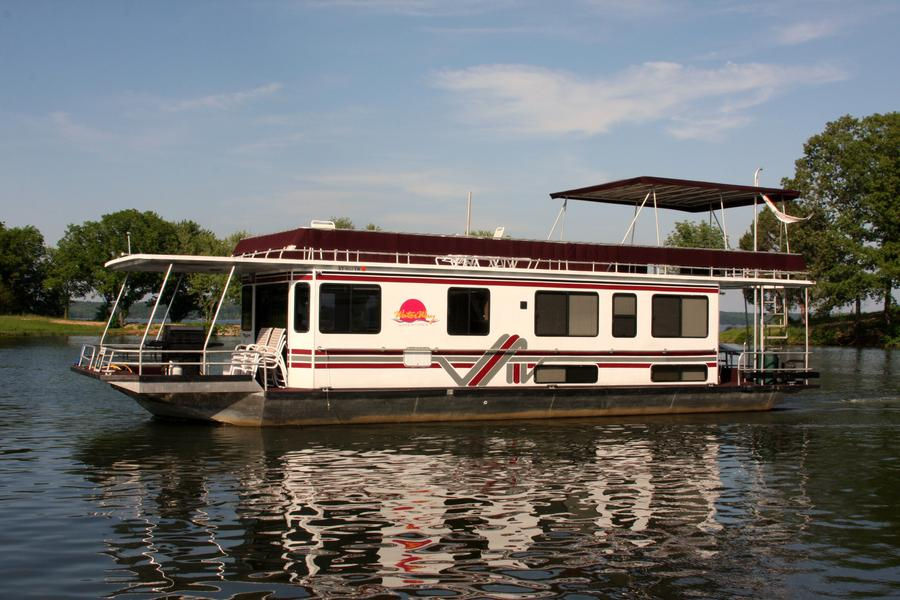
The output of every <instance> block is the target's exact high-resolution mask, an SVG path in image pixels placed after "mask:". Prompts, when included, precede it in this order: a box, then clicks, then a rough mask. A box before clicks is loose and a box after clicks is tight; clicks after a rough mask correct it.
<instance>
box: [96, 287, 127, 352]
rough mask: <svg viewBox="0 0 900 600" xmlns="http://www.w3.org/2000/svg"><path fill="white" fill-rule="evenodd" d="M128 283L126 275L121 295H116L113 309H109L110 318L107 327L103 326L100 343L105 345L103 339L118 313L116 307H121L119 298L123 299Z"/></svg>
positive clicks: (120, 291) (120, 289)
mask: <svg viewBox="0 0 900 600" xmlns="http://www.w3.org/2000/svg"><path fill="white" fill-rule="evenodd" d="M127 284H128V275H125V279H124V280H123V281H122V287H120V288H119V295H118V296H116V301H115V302H114V303H113V307H112V310H111V311H109V320H107V321H106V327H104V328H103V335H101V336H100V345H101V346H102V345H103V340H105V339H106V332H107V331H109V325H110V323H112V320H113V317H114V316H115V314H116V309H117V308H118V307H119V300H121V299H122V292H124V291H125V286H126V285H127Z"/></svg>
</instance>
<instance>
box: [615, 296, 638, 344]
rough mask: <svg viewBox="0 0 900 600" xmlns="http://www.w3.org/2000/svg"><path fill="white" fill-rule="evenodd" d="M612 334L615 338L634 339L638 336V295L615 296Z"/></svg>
mask: <svg viewBox="0 0 900 600" xmlns="http://www.w3.org/2000/svg"><path fill="white" fill-rule="evenodd" d="M612 334H613V337H634V336H636V335H637V296H636V295H634V294H613V301H612Z"/></svg>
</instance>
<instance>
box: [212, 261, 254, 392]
mask: <svg viewBox="0 0 900 600" xmlns="http://www.w3.org/2000/svg"><path fill="white" fill-rule="evenodd" d="M233 276H234V265H231V270H229V271H228V279H226V280H225V286H224V287H223V288H222V296H221V297H220V298H219V303H218V304H217V305H216V313H215V314H214V315H213V318H212V322H211V323H210V324H209V331H207V332H206V340H205V341H204V342H203V374H204V375H205V374H206V347H207V346H209V338H211V337H212V334H213V331H215V330H216V321H217V320H218V318H219V311H220V310H222V304H223V303H224V302H225V294H227V293H228V286H229V285H231V278H232V277H233ZM254 295H255V294H254Z"/></svg>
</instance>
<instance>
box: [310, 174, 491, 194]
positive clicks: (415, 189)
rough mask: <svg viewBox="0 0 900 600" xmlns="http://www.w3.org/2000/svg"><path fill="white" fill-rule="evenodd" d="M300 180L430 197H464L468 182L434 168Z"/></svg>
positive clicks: (355, 190) (335, 175)
mask: <svg viewBox="0 0 900 600" xmlns="http://www.w3.org/2000/svg"><path fill="white" fill-rule="evenodd" d="M300 179H301V180H302V181H305V182H308V183H312V184H314V185H316V186H319V187H322V188H328V189H346V190H353V191H354V193H361V194H363V195H365V194H367V193H371V192H372V191H373V190H374V191H378V192H392V191H395V192H400V193H402V194H406V195H411V196H416V197H420V198H430V199H448V198H464V197H465V195H466V193H467V192H469V191H476V190H475V189H473V187H472V186H471V185H465V184H464V183H463V182H460V181H454V180H452V179H451V178H450V177H449V176H448V174H446V173H443V172H440V171H434V170H415V171H393V172H391V171H357V172H353V171H349V172H344V171H341V172H339V173H330V174H318V175H307V176H304V177H301V178H300Z"/></svg>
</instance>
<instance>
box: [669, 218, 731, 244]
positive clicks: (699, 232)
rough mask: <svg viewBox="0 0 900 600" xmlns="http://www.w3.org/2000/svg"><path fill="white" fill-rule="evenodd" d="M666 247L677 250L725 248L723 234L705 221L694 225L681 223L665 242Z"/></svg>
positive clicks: (685, 222) (677, 224)
mask: <svg viewBox="0 0 900 600" xmlns="http://www.w3.org/2000/svg"><path fill="white" fill-rule="evenodd" d="M665 245H666V246H670V247H675V248H722V249H724V248H725V239H724V238H723V237H722V232H721V231H720V230H719V229H718V228H716V227H713V226H712V225H710V224H709V223H707V222H705V221H701V222H699V223H692V222H690V221H679V222H677V223H675V229H674V231H672V233H670V234H669V237H667V238H666V241H665Z"/></svg>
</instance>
